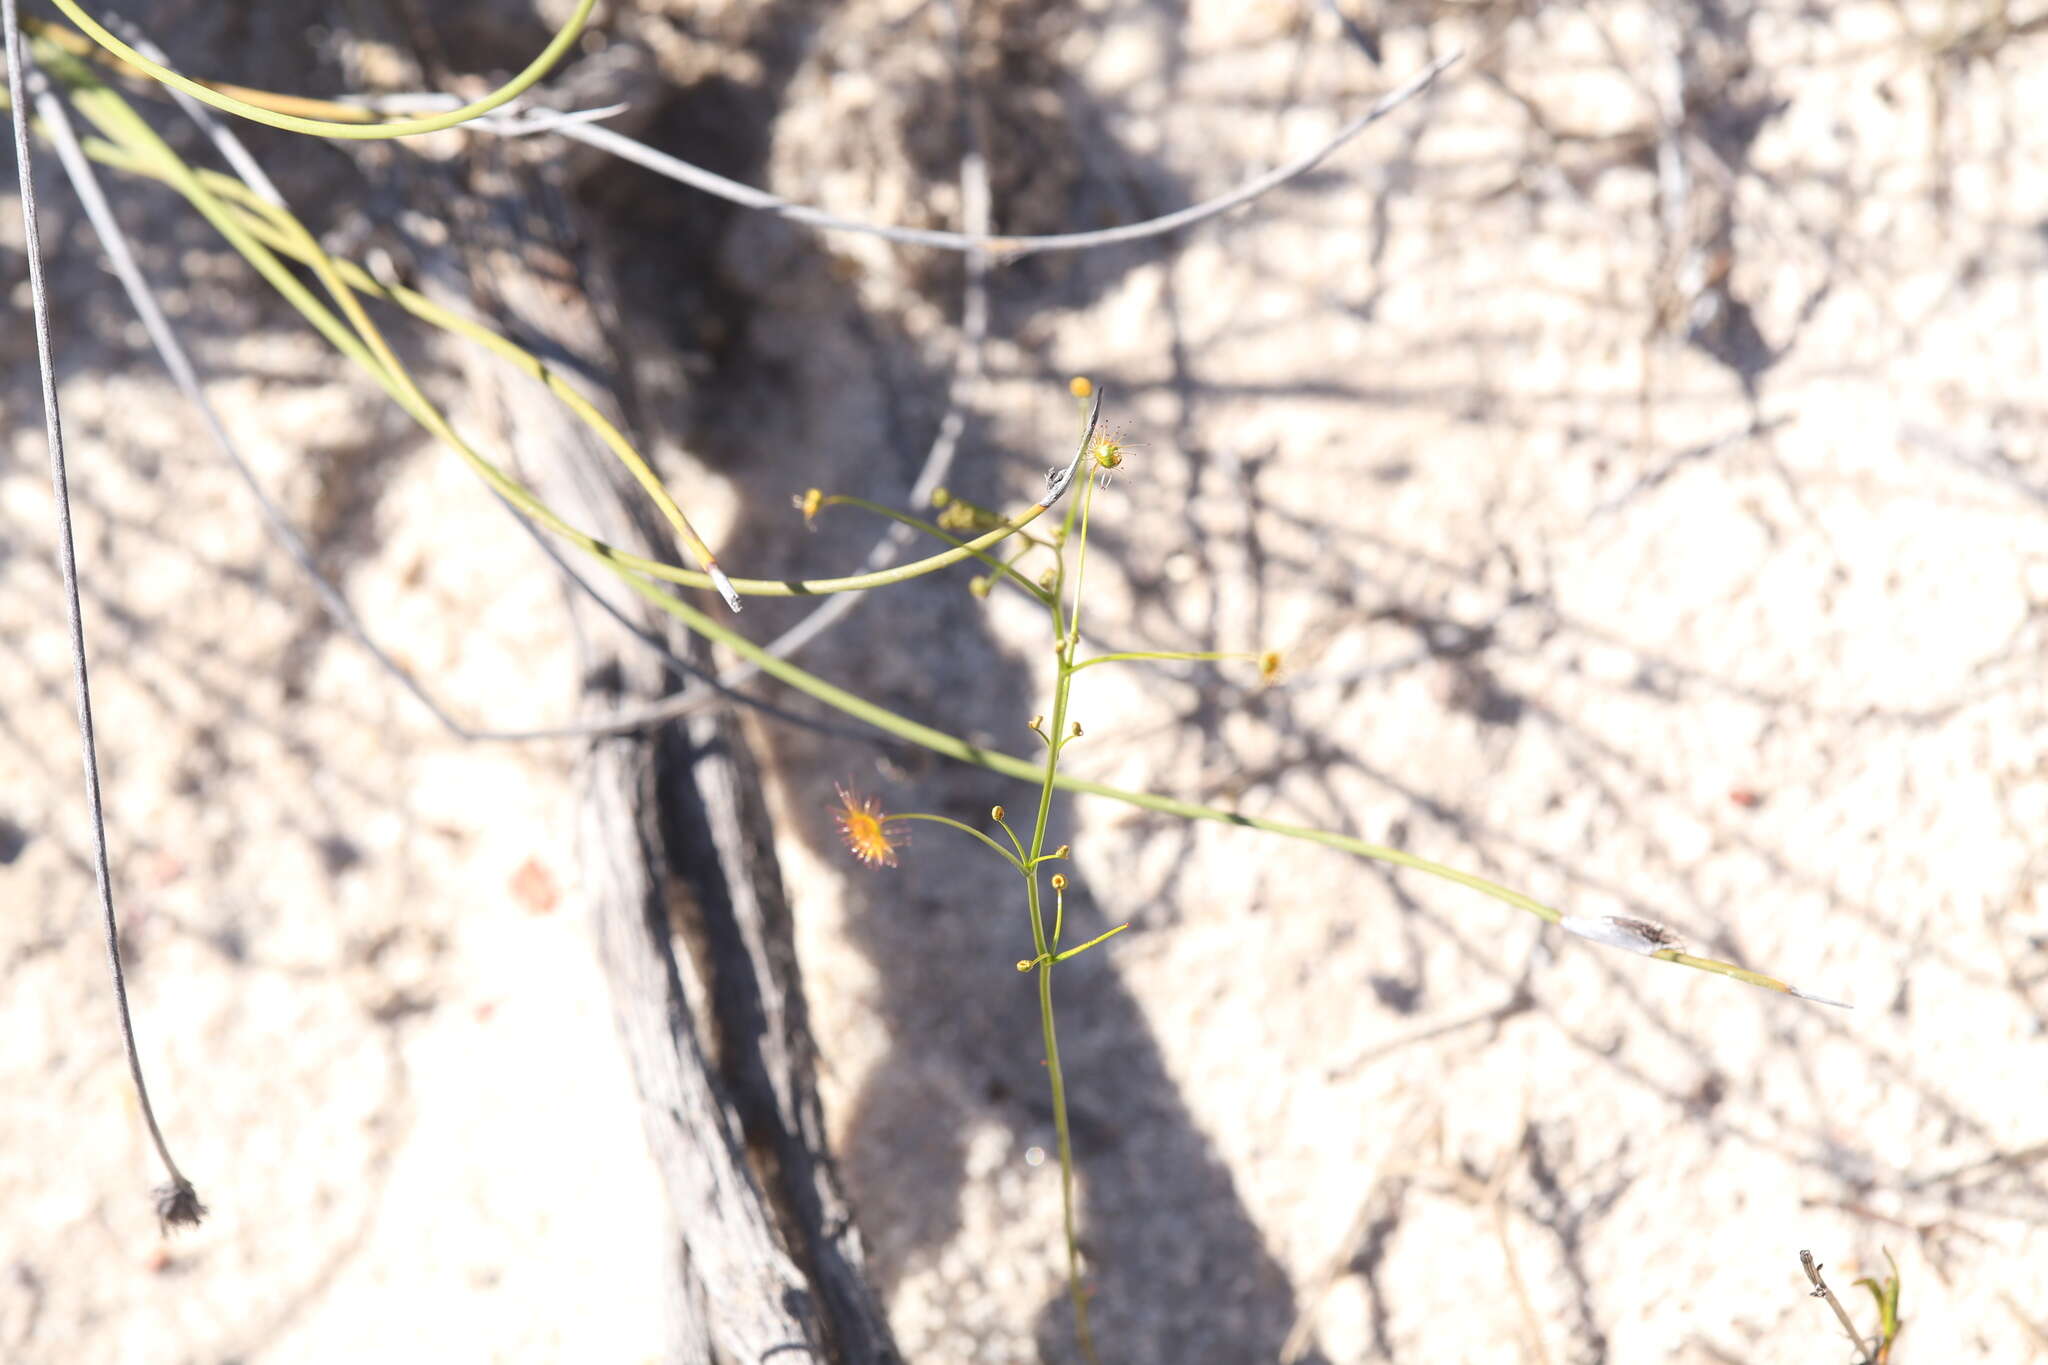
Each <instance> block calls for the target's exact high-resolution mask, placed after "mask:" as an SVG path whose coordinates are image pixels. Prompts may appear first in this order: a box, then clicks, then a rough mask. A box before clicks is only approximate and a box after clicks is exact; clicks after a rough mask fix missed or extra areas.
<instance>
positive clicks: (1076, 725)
mask: <svg viewBox="0 0 2048 1365" xmlns="http://www.w3.org/2000/svg"><path fill="white" fill-rule="evenodd" d="M1080 737H1081V722H1080V721H1078V720H1077V721H1075V722H1074V733H1073V734H1072V735H1071V736H1070V738H1073V739H1079V738H1080Z"/></svg>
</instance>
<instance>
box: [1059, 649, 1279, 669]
mask: <svg viewBox="0 0 2048 1365" xmlns="http://www.w3.org/2000/svg"><path fill="white" fill-rule="evenodd" d="M1133 659H1142V660H1149V661H1151V662H1153V663H1186V662H1198V663H1199V662H1206V663H1226V662H1228V663H1257V662H1258V661H1259V656H1258V655H1256V654H1247V653H1245V652H1243V651H1242V650H1219V649H1196V650H1183V649H1126V650H1119V651H1118V652H1116V653H1114V654H1096V655H1093V656H1092V657H1090V658H1086V659H1083V660H1081V662H1079V663H1077V664H1075V665H1074V671H1075V672H1076V673H1079V672H1080V671H1081V670H1082V669H1084V668H1093V667H1095V665H1097V664H1114V663H1124V662H1127V661H1130V660H1133Z"/></svg>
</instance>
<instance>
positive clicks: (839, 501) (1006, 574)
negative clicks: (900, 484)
mask: <svg viewBox="0 0 2048 1365" xmlns="http://www.w3.org/2000/svg"><path fill="white" fill-rule="evenodd" d="M822 502H823V505H824V506H826V507H832V506H835V505H837V506H844V507H857V508H859V509H860V510H861V511H863V512H872V513H874V514H875V515H876V516H878V517H887V518H888V519H889V520H891V521H894V522H899V523H901V524H902V525H905V526H908V527H910V528H911V529H912V530H914V531H922V532H924V534H926V535H928V536H930V537H931V538H932V539H933V540H938V541H943V542H945V543H946V544H948V545H951V546H954V547H956V548H961V549H964V548H966V547H967V545H968V542H967V541H964V540H962V539H960V538H959V537H958V536H956V535H954V534H953V533H952V532H950V531H948V530H946V529H945V528H943V527H941V526H940V525H938V523H936V522H932V521H927V520H925V519H924V518H923V517H919V516H913V515H911V514H910V513H909V512H905V511H903V510H901V509H900V508H895V507H890V506H887V505H885V504H883V503H879V502H870V501H868V500H867V499H866V498H856V497H854V496H853V495H852V494H850V493H827V494H826V495H825V496H824V498H823V499H822ZM1021 538H1022V539H1024V540H1032V539H1033V538H1032V537H1031V536H1028V535H1026V536H1022V537H1021ZM1030 551H1031V546H1030V545H1026V546H1025V547H1024V548H1023V549H1022V550H1019V551H1018V552H1017V556H1018V557H1019V558H1021V557H1022V556H1023V555H1025V554H1028V553H1030ZM974 557H975V558H976V559H978V560H980V561H981V562H982V563H984V564H986V565H988V566H989V568H991V569H993V570H995V573H996V577H998V578H1006V579H1008V580H1010V582H1011V583H1012V584H1014V585H1015V586H1016V587H1017V588H1019V589H1021V590H1022V591H1023V592H1025V593H1026V594H1028V595H1029V596H1030V597H1032V598H1033V599H1034V600H1035V601H1037V602H1039V603H1040V604H1044V603H1046V602H1049V601H1050V600H1051V598H1052V594H1050V593H1048V592H1047V591H1046V590H1045V589H1044V588H1041V587H1039V586H1038V585H1037V584H1036V583H1033V582H1032V581H1031V580H1030V579H1028V578H1026V577H1024V575H1022V574H1020V573H1018V572H1017V571H1016V569H1014V568H1012V567H1011V565H1012V564H1014V563H1015V562H1016V560H1015V559H1010V560H1002V559H997V558H996V557H995V556H994V555H992V554H988V553H987V552H985V551H981V550H976V551H975V552H974Z"/></svg>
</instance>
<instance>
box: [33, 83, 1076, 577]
mask: <svg viewBox="0 0 2048 1365" xmlns="http://www.w3.org/2000/svg"><path fill="white" fill-rule="evenodd" d="M38 58H39V60H44V61H45V62H46V64H47V65H49V66H50V67H51V69H52V71H53V73H60V74H62V75H63V77H64V79H66V81H67V82H69V83H72V84H73V85H74V86H75V87H76V89H75V92H74V97H75V99H76V100H77V103H78V106H79V109H80V111H81V112H82V113H84V114H86V116H87V117H88V118H90V119H92V120H93V122H94V123H95V124H97V125H98V126H99V127H100V129H101V131H102V132H103V133H105V134H107V135H108V136H109V137H112V138H115V139H116V141H115V142H113V143H108V142H103V141H101V140H99V139H90V140H89V141H88V144H87V150H88V151H89V152H90V153H92V154H93V156H94V158H95V159H96V160H99V161H102V162H104V163H106V164H109V165H113V166H116V167H118V168H120V169H123V170H128V171H132V172H135V173H138V174H142V175H147V176H149V177H151V178H153V179H157V180H161V181H163V182H164V183H165V184H167V185H169V186H170V187H171V188H172V189H175V190H177V191H178V192H179V193H180V194H182V195H184V196H185V198H186V199H187V200H188V201H189V202H190V203H191V204H192V205H193V207H194V208H196V209H198V210H199V212H200V213H201V214H202V215H203V216H204V217H206V219H207V220H208V221H209V222H210V223H212V224H213V225H214V227H215V229H216V230H217V231H219V232H220V233H221V235H222V236H223V237H224V238H226V239H227V241H228V243H229V244H230V245H231V246H233V247H235V249H236V250H237V251H240V252H241V253H242V255H243V256H245V257H246V258H247V259H248V260H249V262H250V264H251V265H253V266H254V267H255V268H256V270H257V271H258V273H259V274H261V275H262V276H263V277H264V278H265V279H266V280H267V281H269V283H270V284H271V286H272V287H273V288H275V289H277V290H278V292H279V293H281V294H283V295H284V296H285V298H286V300H287V301H288V302H290V303H291V304H292V305H293V306H294V307H296V308H297V309H298V310H299V311H300V312H301V313H302V314H303V315H304V316H305V317H306V319H307V321H309V322H311V323H312V324H313V326H314V327H315V329H316V330H318V331H319V332H320V333H321V334H322V335H323V336H325V337H326V338H327V339H328V341H329V342H330V343H332V344H333V345H334V346H335V347H336V348H337V349H338V350H340V351H341V352H342V353H343V354H345V355H347V356H348V357H349V358H350V359H352V360H354V361H356V363H358V364H359V365H361V366H362V367H363V368H364V369H365V370H366V371H367V372H368V373H369V374H370V375H371V377H372V378H374V379H376V380H377V382H378V384H379V385H380V386H381V387H383V388H384V390H385V392H386V393H388V394H389V395H390V396H391V398H392V400H393V401H394V402H396V403H398V405H399V406H400V407H401V408H403V409H404V410H405V411H406V413H407V414H408V415H410V416H411V417H412V418H413V419H414V420H415V421H417V422H419V423H420V424H421V425H422V426H423V427H425V428H426V429H427V430H428V431H429V432H431V433H432V434H433V435H435V436H437V437H439V438H440V439H441V440H443V441H445V442H446V443H447V444H448V445H449V446H450V447H452V448H453V449H454V450H455V452H456V453H457V454H458V455H460V456H461V457H462V458H463V459H464V461H466V462H467V463H468V464H469V465H470V466H471V467H472V468H473V469H474V470H475V471H476V472H477V474H478V476H479V477H481V478H482V479H483V480H484V481H485V482H486V483H487V484H489V485H490V486H491V487H492V488H493V489H495V490H496V491H497V492H498V493H499V494H501V495H502V496H503V497H504V498H505V499H506V500H507V501H508V502H510V503H512V504H513V506H515V507H517V508H519V509H520V510H521V511H522V512H525V513H526V514H527V515H528V516H530V517H532V518H533V519H534V520H535V521H536V522H538V523H539V524H540V525H542V526H544V527H546V528H547V529H548V530H550V531H553V532H554V533H555V534H557V535H559V536H561V537H562V538H564V539H565V540H568V541H569V542H570V543H572V544H574V545H576V546H577V547H578V548H580V549H582V550H584V551H585V552H586V553H589V554H591V555H592V556H594V557H596V558H598V559H600V560H603V561H605V562H606V563H607V564H609V565H611V566H613V567H614V568H623V569H629V570H632V571H634V572H636V573H641V574H646V575H648V576H649V577H652V578H657V579H661V580H663V581H665V582H670V583H678V584H681V585H683V586H685V587H692V588H717V587H718V586H719V581H718V579H717V578H715V577H714V576H713V575H712V574H711V573H709V572H699V571H695V570H690V569H684V568H681V567H680V566H677V565H673V564H666V563H663V562H661V561H659V560H653V559H647V558H645V557H643V556H640V555H634V554H629V553H626V552H625V551H622V550H618V549H616V548H614V547H613V546H611V545H609V544H607V543H605V542H604V541H601V540H599V539H597V538H596V537H595V536H592V535H590V534H588V533H587V532H585V531H583V530H581V529H579V528H578V527H575V526H573V525H571V524H569V523H568V522H566V521H564V520H563V519H561V518H560V517H558V516H556V515H555V513H554V512H553V511H551V510H550V509H549V508H548V507H547V506H546V505H545V504H544V503H542V502H541V501H540V500H539V499H538V498H536V497H535V496H534V495H533V493H532V491H531V490H529V489H528V488H527V487H526V486H525V485H524V484H522V483H520V482H519V481H518V480H516V479H514V478H512V477H511V476H510V475H508V474H507V473H505V472H504V471H503V470H502V469H500V468H499V467H498V466H497V465H495V464H493V463H492V462H491V461H490V460H488V459H486V458H485V457H484V456H482V455H481V454H479V453H478V452H477V451H476V450H474V449H473V448H471V447H470V446H469V445H468V443H467V442H465V441H464V440H463V439H462V438H461V437H460V436H459V435H458V434H456V432H455V431H454V429H453V427H451V426H450V425H449V424H448V423H447V421H446V419H445V418H443V417H442V416H441V414H440V412H439V411H438V410H437V409H435V408H434V407H433V406H432V404H431V403H429V402H428V401H427V400H426V399H425V397H424V395H422V394H420V393H419V390H418V388H417V386H416V385H413V384H411V383H410V381H409V379H408V378H406V377H404V376H403V375H402V374H393V373H392V372H391V371H389V370H388V369H387V367H386V365H385V364H384V363H382V362H381V361H380V359H379V358H378V357H377V355H376V354H375V353H374V352H373V351H372V350H371V348H370V347H369V345H367V344H366V343H365V342H364V340H363V338H362V337H361V336H359V335H356V334H354V333H352V332H351V330H350V328H348V327H346V326H344V325H343V323H342V322H341V320H340V319H338V318H336V317H335V316H334V314H333V313H332V312H330V311H329V310H328V309H327V308H326V307H325V306H324V305H322V304H321V303H320V302H319V301H318V300H317V299H316V298H314V297H313V295H312V294H311V293H310V291H308V290H307V289H306V288H305V286H304V285H303V284H301V283H300V282H299V280H298V279H297V278H296V277H294V276H293V275H292V274H291V273H290V272H289V271H288V270H286V269H285V268H284V267H283V265H282V264H281V263H280V262H279V261H278V260H277V258H276V256H274V255H272V254H271V250H270V248H274V249H275V250H277V251H280V252H283V253H284V254H285V255H287V256H290V257H292V258H293V259H296V260H299V261H301V262H303V263H305V264H307V265H308V266H311V267H313V268H314V269H315V270H316V271H321V267H322V264H323V262H324V263H326V264H327V265H328V266H330V267H331V269H332V271H333V272H334V275H335V276H336V277H338V278H339V279H340V280H342V281H345V282H346V284H347V286H348V288H349V289H351V290H354V291H355V292H358V293H361V294H365V295H369V296H372V297H380V298H384V299H387V300H389V301H390V302H393V303H395V304H397V305H398V306H400V307H402V308H404V309H405V310H406V311H408V312H410V313H412V314H413V315H414V316H416V317H419V318H421V319H422V320H423V321H427V322H430V323H432V324H434V325H436V326H439V327H442V328H444V329H446V330H448V331H451V332H454V333H456V334H458V335H460V336H463V337H464V338H466V339H468V340H470V341H473V342H475V343H476V344H478V345H481V346H484V347H486V348H487V349H489V350H491V351H493V352H494V353H496V354H498V355H500V356H503V357H504V358H506V359H507V360H510V361H512V362H513V363H514V364H515V365H517V366H518V367H519V368H520V369H522V370H525V371H526V372H527V373H528V374H531V375H533V376H534V377H535V378H537V379H539V380H541V381H542V382H543V383H545V384H546V385H547V387H548V389H549V390H550V392H552V393H554V394H555V395H556V396H557V397H558V398H560V399H562V401H564V402H565V403H567V404H568V405H569V407H570V408H571V409H572V410H573V411H574V412H576V414H577V415H578V416H579V417H581V418H582V419H583V420H584V422H585V424H586V425H587V426H589V427H590V428H591V429H592V430H593V431H594V432H595V433H596V434H597V435H598V437H599V438H600V439H601V440H603V441H604V442H605V444H606V445H607V446H608V447H609V448H610V449H611V450H612V452H613V453H614V454H615V455H616V456H617V457H618V458H619V459H620V461H621V462H622V463H624V464H625V465H626V467H627V468H628V469H629V470H631V471H632V473H633V475H634V477H635V478H636V479H637V480H638V481H639V482H640V483H641V485H642V486H643V487H644V488H646V489H647V490H648V492H649V494H650V496H653V497H654V499H655V501H656V504H657V505H658V506H660V507H661V508H662V510H663V512H664V514H666V515H669V519H670V521H671V523H672V524H673V525H674V526H675V527H676V529H677V531H678V534H679V535H680V536H681V538H682V539H683V540H684V543H685V544H686V545H688V546H689V547H690V548H691V549H692V551H693V552H694V553H696V554H697V555H698V557H699V562H700V563H703V564H704V565H706V567H707V569H708V568H711V567H713V566H715V564H716V561H715V559H713V558H712V556H711V553H710V550H709V548H708V547H707V546H705V545H704V543H703V541H702V540H701V539H700V538H698V537H697V535H696V533H695V531H694V530H692V529H690V528H689V525H688V519H687V518H686V517H684V516H683V514H682V511H681V509H680V508H677V507H676V506H675V504H674V502H673V500H672V499H670V498H669V497H668V495H667V492H666V490H665V489H662V487H661V484H660V480H659V479H658V478H657V477H656V475H655V474H654V472H653V471H652V470H651V469H649V468H648V467H647V465H646V463H645V461H644V460H642V459H641V458H640V456H639V454H638V452H637V451H635V450H634V449H633V447H632V445H631V443H630V442H628V441H627V440H626V439H625V437H624V436H623V435H622V434H621V433H620V432H619V431H618V429H617V428H616V427H614V426H613V425H612V424H611V423H610V422H608V421H606V420H605V418H604V417H603V415H602V414H601V413H599V412H598V411H597V409H596V407H595V406H594V405H592V404H591V403H590V402H589V400H588V399H586V398H584V397H583V396H582V395H581V394H579V393H577V392H576V390H575V389H574V388H572V387H571V386H570V385H569V384H567V383H566V382H565V381H564V380H562V379H561V377H560V376H559V375H557V374H556V373H555V372H554V371H553V370H552V369H550V368H548V367H547V366H546V365H544V364H543V363H542V362H541V361H540V360H539V359H537V358H536V357H534V356H533V355H531V354H530V353H529V352H527V351H525V350H523V349H521V348H520V347H518V346H516V345H514V344H513V343H512V342H509V341H507V340H505V339H504V338H502V337H500V336H498V335H497V334H495V333H493V332H490V331H489V330H487V329H485V328H482V327H479V326H477V325H476V324H475V323H473V322H470V321H469V320H467V319H464V318H462V317H460V316H459V315H458V314H454V313H452V312H450V311H449V310H447V309H445V308H442V307H441V306H440V305H438V304H435V303H433V302H432V301H431V300H429V299H427V298H425V297H424V296H423V295H420V294H418V293H416V292H414V291H412V290H409V289H405V288H403V287H393V288H386V287H385V286H384V285H382V284H379V283H378V282H377V281H376V280H375V279H373V278H372V277H371V276H370V275H369V274H368V273H367V272H365V271H363V270H362V269H361V268H360V267H358V266H355V265H353V264H351V263H349V262H345V261H338V260H334V259H333V258H332V257H329V256H327V255H326V253H325V252H323V251H321V250H320V249H319V246H318V243H317V242H313V241H311V239H310V235H302V234H304V229H303V228H302V227H301V228H299V229H298V231H293V230H291V229H290V228H287V227H285V226H283V225H282V219H283V218H284V217H288V215H280V214H279V213H278V211H277V210H276V209H275V208H274V207H273V206H271V205H269V204H267V203H266V202H264V201H263V200H262V199H261V198H260V197H258V196H256V195H255V194H254V193H253V192H252V191H250V190H249V189H248V187H247V186H245V185H243V184H242V183H241V182H240V181H238V180H234V179H232V178H230V177H226V176H221V175H219V174H217V173H215V172H196V173H195V172H194V171H193V170H192V169H191V168H190V167H188V166H186V165H185V164H184V163H183V162H182V161H181V160H179V159H178V158H177V157H176V155H175V154H174V153H172V152H171V151H170V149H169V147H168V146H167V145H165V144H163V143H162V141H161V139H158V138H157V137H156V135H155V133H154V132H153V131H152V130H150V129H149V127H148V125H147V124H144V123H143V122H142V121H141V120H140V118H138V117H137V116H136V115H135V113H134V111H133V110H131V109H129V108H128V106H127V103H126V101H124V100H122V99H120V97H119V96H118V95H115V94H114V93H113V91H112V90H111V89H109V88H108V87H106V86H104V85H102V84H100V83H99V82H98V81H97V80H96V79H94V78H93V77H92V75H91V73H90V72H89V71H88V70H87V69H86V68H84V67H83V66H82V64H80V63H79V62H78V61H77V59H76V58H72V57H70V56H68V54H65V53H63V52H62V51H61V49H58V48H56V47H54V46H52V47H50V48H48V49H47V50H46V51H39V53H38ZM215 191H218V194H216V193H215ZM223 199H232V200H233V201H234V203H233V205H232V206H230V205H229V204H226V203H223V202H222V201H223ZM294 221H295V220H294ZM321 273H322V274H323V277H325V273H326V272H325V271H321ZM330 287H331V286H330ZM387 353H388V352H387ZM656 490H660V492H658V493H657V492H656ZM1046 510H1047V507H1046V504H1045V503H1042V502H1041V503H1035V504H1033V505H1032V506H1031V507H1029V508H1027V509H1025V510H1024V511H1023V512H1022V513H1020V514H1019V515H1017V516H1016V517H1014V518H1012V519H1011V520H1009V521H1008V522H1005V523H1004V524H1003V525H1002V526H999V527H997V528H996V529H994V530H992V531H989V532H987V533H986V534H984V535H981V536H978V537H976V538H975V539H973V540H971V541H965V542H958V543H956V544H955V545H954V547H953V548H951V549H948V550H944V551H941V552H940V553H938V554H934V555H930V556H928V557H926V558H924V559H920V560H914V561H912V562H910V563H907V564H898V565H895V566H893V567H891V568H887V569H881V570H876V571H874V572H871V573H861V574H850V575H845V576H841V577H834V578H811V579H769V578H733V579H729V580H727V581H728V582H729V583H730V585H731V586H732V587H733V588H734V589H736V590H737V591H738V593H739V594H740V595H741V596H746V597H811V596H825V595H828V594H831V593H839V592H858V591H861V590H863V589H866V588H874V587H883V586H887V585H888V584H891V583H900V582H905V581H908V580H909V579H912V578H918V577H921V576H923V575H925V574H928V573H935V572H937V571H939V570H941V569H945V568H949V567H951V566H952V565H954V564H959V563H962V562H964V561H965V560H967V559H970V558H983V557H985V552H986V551H987V550H989V549H990V548H991V547H992V546H995V545H997V544H1000V543H1001V542H1002V541H1003V540H1005V539H1006V538H1008V537H1009V536H1012V535H1014V534H1016V533H1017V532H1018V531H1019V530H1021V529H1022V528H1023V527H1025V526H1028V525H1030V524H1031V523H1032V522H1034V521H1036V520H1037V519H1038V518H1039V517H1040V516H1042V515H1043V514H1044V513H1045V511H1046ZM1029 586H1031V587H1032V588H1034V590H1035V585H1029Z"/></svg>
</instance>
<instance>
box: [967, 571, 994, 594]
mask: <svg viewBox="0 0 2048 1365" xmlns="http://www.w3.org/2000/svg"><path fill="white" fill-rule="evenodd" d="M994 587H995V581H994V580H993V579H991V578H990V577H989V576H988V575H987V574H976V575H975V576H974V577H972V578H970V579H968V580H967V591H969V592H971V593H973V594H974V595H975V596H976V597H987V596H988V595H989V591H990V590H991V589H992V588H994Z"/></svg>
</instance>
